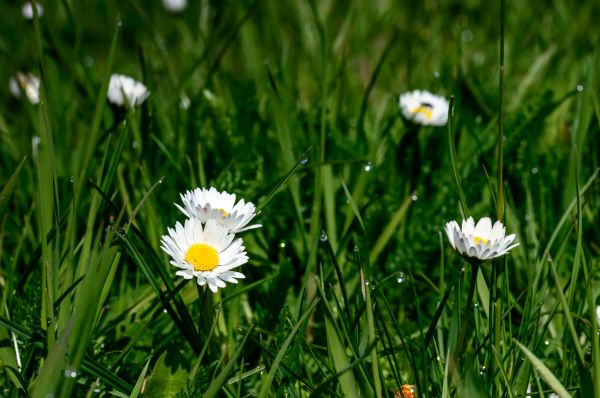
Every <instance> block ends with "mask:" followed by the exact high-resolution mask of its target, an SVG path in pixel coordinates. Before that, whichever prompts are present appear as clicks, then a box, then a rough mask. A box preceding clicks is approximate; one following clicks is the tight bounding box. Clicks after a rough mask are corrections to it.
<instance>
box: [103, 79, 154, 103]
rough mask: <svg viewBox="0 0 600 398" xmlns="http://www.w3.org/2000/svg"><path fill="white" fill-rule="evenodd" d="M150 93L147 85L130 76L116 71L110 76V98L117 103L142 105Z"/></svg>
mask: <svg viewBox="0 0 600 398" xmlns="http://www.w3.org/2000/svg"><path fill="white" fill-rule="evenodd" d="M149 95H150V91H148V89H147V88H146V86H144V85H143V84H142V83H140V82H138V81H137V80H134V79H132V78H131V77H129V76H125V75H119V74H116V73H115V74H112V75H111V76H110V81H109V82H108V100H109V101H110V102H112V103H113V104H115V105H118V106H125V105H130V106H136V105H141V104H142V103H143V102H144V101H145V100H146V98H148V96H149Z"/></svg>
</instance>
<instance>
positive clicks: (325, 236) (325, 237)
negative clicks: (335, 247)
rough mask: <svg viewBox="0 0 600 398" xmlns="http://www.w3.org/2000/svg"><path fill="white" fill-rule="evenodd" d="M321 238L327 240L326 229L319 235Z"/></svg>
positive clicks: (323, 240)
mask: <svg viewBox="0 0 600 398" xmlns="http://www.w3.org/2000/svg"><path fill="white" fill-rule="evenodd" d="M319 239H320V240H321V242H325V241H327V234H326V233H325V231H321V236H320V237H319Z"/></svg>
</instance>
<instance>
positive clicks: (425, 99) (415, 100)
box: [399, 90, 448, 126]
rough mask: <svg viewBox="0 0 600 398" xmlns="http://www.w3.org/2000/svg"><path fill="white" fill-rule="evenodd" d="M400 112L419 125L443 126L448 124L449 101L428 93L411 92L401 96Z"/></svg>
mask: <svg viewBox="0 0 600 398" xmlns="http://www.w3.org/2000/svg"><path fill="white" fill-rule="evenodd" d="M399 105H400V110H401V111H402V114H403V115H404V117H405V118H407V119H409V120H411V121H413V122H415V123H419V124H423V125H431V126H443V125H445V124H446V123H448V101H446V99H445V98H444V97H440V96H439V95H434V94H431V93H430V92H428V91H421V90H415V91H409V92H407V93H404V94H401V95H400V103H399Z"/></svg>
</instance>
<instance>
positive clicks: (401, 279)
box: [396, 272, 408, 283]
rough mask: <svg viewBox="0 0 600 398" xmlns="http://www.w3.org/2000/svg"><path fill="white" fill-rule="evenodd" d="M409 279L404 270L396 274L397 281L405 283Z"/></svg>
mask: <svg viewBox="0 0 600 398" xmlns="http://www.w3.org/2000/svg"><path fill="white" fill-rule="evenodd" d="M407 279H408V277H407V276H406V274H405V273H404V272H398V273H397V274H396V282H398V283H404V282H406V280H407Z"/></svg>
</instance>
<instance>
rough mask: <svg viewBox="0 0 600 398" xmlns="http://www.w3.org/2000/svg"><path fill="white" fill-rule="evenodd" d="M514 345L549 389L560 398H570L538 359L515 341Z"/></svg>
mask: <svg viewBox="0 0 600 398" xmlns="http://www.w3.org/2000/svg"><path fill="white" fill-rule="evenodd" d="M513 341H514V343H515V344H516V345H517V347H519V348H520V349H521V351H523V353H524V354H525V356H526V357H527V359H529V361H530V362H531V363H532V364H533V366H535V368H536V369H537V371H538V372H539V374H540V376H542V379H544V380H545V381H546V383H548V385H549V386H550V387H552V389H553V390H554V392H556V393H557V394H558V396H559V397H560V398H571V394H569V392H568V391H567V390H566V388H565V387H563V385H562V384H561V383H560V381H558V379H557V378H556V376H554V374H553V373H552V372H551V371H550V369H548V368H547V367H546V365H544V362H542V361H541V360H540V359H539V358H538V357H536V356H535V355H534V354H533V353H532V352H531V351H529V350H528V349H527V347H525V346H524V345H523V344H521V343H519V342H518V341H517V340H515V339H513Z"/></svg>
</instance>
